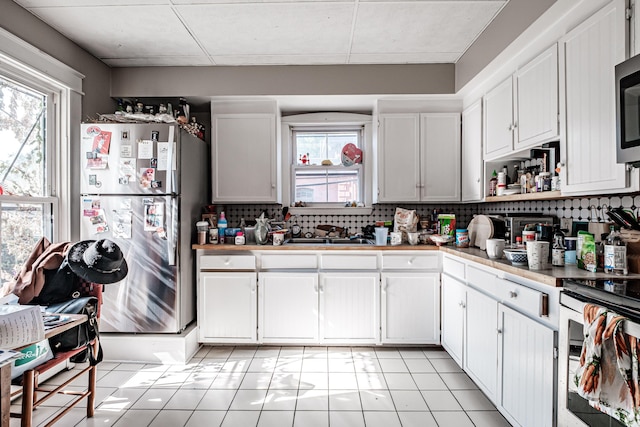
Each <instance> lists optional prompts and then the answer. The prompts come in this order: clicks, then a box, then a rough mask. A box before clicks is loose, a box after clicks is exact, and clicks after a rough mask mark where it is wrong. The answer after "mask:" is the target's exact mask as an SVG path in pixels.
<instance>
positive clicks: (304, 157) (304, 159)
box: [298, 153, 311, 166]
mask: <svg viewBox="0 0 640 427" xmlns="http://www.w3.org/2000/svg"><path fill="white" fill-rule="evenodd" d="M298 160H299V161H300V164H302V165H307V166H308V165H310V164H311V158H310V157H309V153H307V154H301V155H300V158H299V159H298Z"/></svg>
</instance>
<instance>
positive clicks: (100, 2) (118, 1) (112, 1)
mask: <svg viewBox="0 0 640 427" xmlns="http://www.w3.org/2000/svg"><path fill="white" fill-rule="evenodd" d="M14 1H15V2H16V3H18V4H19V5H20V6H22V7H24V8H31V7H79V6H128V5H130V4H131V3H132V2H131V0H97V1H96V0H14ZM190 1H193V0H190ZM135 4H136V5H141V4H160V5H170V4H171V0H135Z"/></svg>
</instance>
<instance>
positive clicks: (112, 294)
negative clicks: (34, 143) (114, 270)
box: [81, 196, 188, 333]
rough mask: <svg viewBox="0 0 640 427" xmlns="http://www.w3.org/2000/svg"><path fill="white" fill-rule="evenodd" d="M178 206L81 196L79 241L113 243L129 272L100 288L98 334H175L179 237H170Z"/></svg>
mask: <svg viewBox="0 0 640 427" xmlns="http://www.w3.org/2000/svg"><path fill="white" fill-rule="evenodd" d="M179 202H180V200H179V198H175V197H154V196H148V197H146V196H135V197H134V196H131V197H129V196H83V198H82V204H83V205H84V207H85V209H83V211H82V218H81V237H82V239H83V240H84V239H91V240H99V239H105V238H106V239H110V240H113V241H114V242H116V243H117V244H118V246H120V248H121V250H122V252H123V254H124V257H125V259H126V261H127V264H128V267H129V273H128V275H127V277H126V278H125V279H124V280H122V281H120V282H118V283H114V284H107V285H105V286H104V292H103V298H104V301H103V305H102V311H101V315H100V329H101V330H102V331H104V332H147V333H177V332H179V331H180V329H181V327H180V322H179V318H180V317H179V316H180V313H179V311H180V301H179V300H180V294H179V292H178V290H179V287H180V285H181V284H180V280H179V275H178V267H177V265H178V257H179V251H177V249H176V245H177V244H178V242H179V236H177V235H175V234H174V233H176V232H177V230H178V228H177V215H176V212H177V209H176V206H177V205H178V204H179ZM89 206H93V207H94V208H96V210H95V211H91V210H90V209H86V208H87V207H89ZM187 285H188V284H187Z"/></svg>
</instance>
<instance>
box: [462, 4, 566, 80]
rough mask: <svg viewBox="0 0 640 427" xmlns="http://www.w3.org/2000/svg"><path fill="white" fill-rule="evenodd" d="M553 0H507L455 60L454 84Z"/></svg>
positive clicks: (487, 59) (480, 65) (486, 61)
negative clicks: (494, 17)
mask: <svg viewBox="0 0 640 427" xmlns="http://www.w3.org/2000/svg"><path fill="white" fill-rule="evenodd" d="M556 1H557V0H510V1H509V2H508V3H507V4H506V6H505V7H504V8H503V9H502V10H501V11H500V13H499V14H498V16H497V17H496V19H494V20H493V21H491V23H490V24H489V25H488V26H487V28H486V30H485V31H484V32H483V33H482V34H481V35H480V36H479V37H478V38H477V39H476V41H475V42H473V44H472V45H471V46H470V47H469V49H467V51H466V52H465V53H464V55H462V57H461V58H460V59H459V60H458V62H457V63H456V70H455V74H456V78H455V79H456V88H455V91H456V92H457V91H458V90H460V89H462V87H464V85H466V84H467V83H469V81H470V80H471V79H472V78H473V77H474V76H475V75H476V74H478V73H479V72H480V71H482V69H483V68H484V67H486V66H487V65H489V63H490V62H491V61H493V60H494V59H495V58H496V56H498V54H500V52H502V51H503V50H504V49H505V48H506V47H507V46H508V45H509V44H511V42H512V41H513V40H515V39H516V38H517V37H518V36H519V35H520V34H522V32H523V31H524V30H526V29H527V28H528V27H529V26H530V25H531V24H532V23H533V22H534V21H535V20H536V19H538V18H539V17H540V15H542V14H543V13H544V12H545V11H546V10H547V9H549V8H550V7H551V5H553V4H554V3H555V2H556Z"/></svg>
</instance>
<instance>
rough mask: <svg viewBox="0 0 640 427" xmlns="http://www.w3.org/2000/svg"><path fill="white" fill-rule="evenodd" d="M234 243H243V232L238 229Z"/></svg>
mask: <svg viewBox="0 0 640 427" xmlns="http://www.w3.org/2000/svg"><path fill="white" fill-rule="evenodd" d="M235 242H236V245H244V242H245V241H244V233H243V232H242V231H238V232H237V233H236V239H235Z"/></svg>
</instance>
